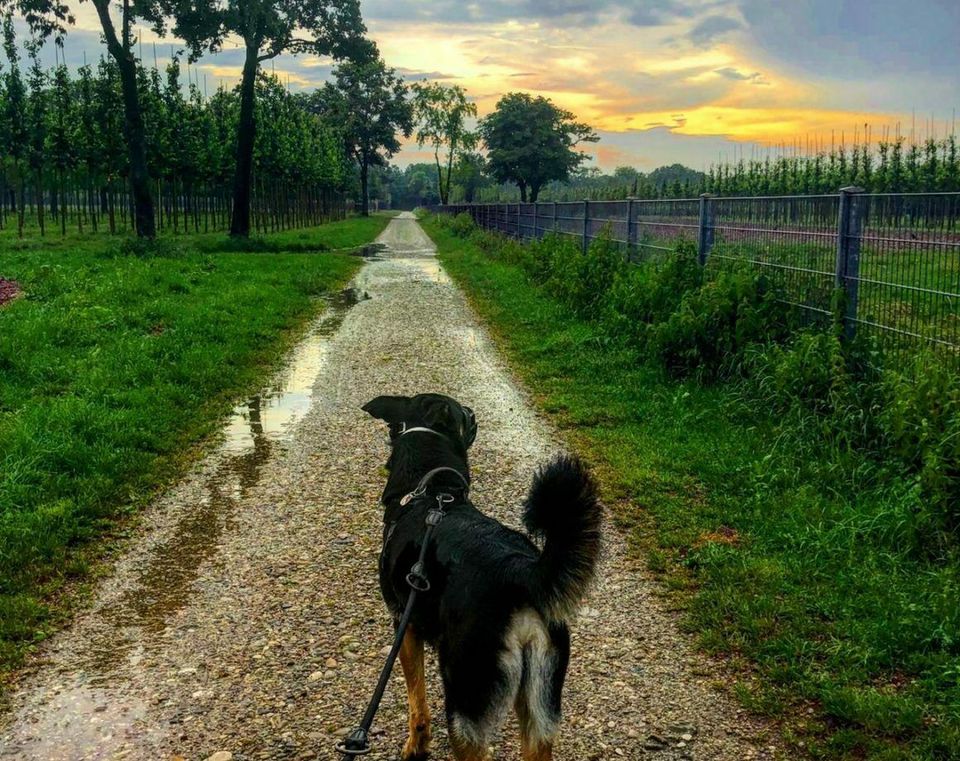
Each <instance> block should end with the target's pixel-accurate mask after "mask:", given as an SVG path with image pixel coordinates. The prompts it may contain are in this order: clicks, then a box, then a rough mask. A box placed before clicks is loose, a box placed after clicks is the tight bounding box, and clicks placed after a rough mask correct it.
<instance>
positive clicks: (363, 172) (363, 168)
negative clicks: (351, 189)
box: [360, 157, 370, 217]
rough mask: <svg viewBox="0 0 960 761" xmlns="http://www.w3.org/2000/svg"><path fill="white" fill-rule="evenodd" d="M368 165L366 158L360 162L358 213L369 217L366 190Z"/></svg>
mask: <svg viewBox="0 0 960 761" xmlns="http://www.w3.org/2000/svg"><path fill="white" fill-rule="evenodd" d="M368 169H369V165H368V162H367V159H366V157H364V158H362V159H361V160H360V213H361V214H362V215H363V216H365V217H369V216H370V195H369V192H368V190H367V171H368Z"/></svg>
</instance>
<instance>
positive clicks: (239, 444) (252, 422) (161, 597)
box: [82, 288, 369, 684]
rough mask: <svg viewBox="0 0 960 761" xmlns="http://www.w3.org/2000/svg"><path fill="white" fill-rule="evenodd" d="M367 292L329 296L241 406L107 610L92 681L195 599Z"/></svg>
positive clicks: (92, 659) (89, 665)
mask: <svg viewBox="0 0 960 761" xmlns="http://www.w3.org/2000/svg"><path fill="white" fill-rule="evenodd" d="M367 298H369V296H368V295H367V294H366V293H365V292H363V291H359V290H357V289H354V288H350V289H346V290H344V291H342V292H341V293H339V294H337V295H336V296H334V297H331V298H329V299H327V308H326V310H325V311H324V313H323V314H322V315H321V316H320V317H319V318H318V319H317V321H316V322H315V323H314V325H313V326H312V327H311V328H310V330H309V332H308V333H307V335H306V336H305V337H304V338H303V339H301V340H300V342H299V343H298V344H297V345H296V347H295V348H294V349H293V351H292V352H291V354H290V358H289V361H288V363H287V365H286V366H285V367H284V368H283V369H282V370H281V371H280V373H279V374H278V375H277V377H276V379H275V380H274V382H273V383H271V384H270V385H269V386H268V387H266V388H265V389H263V390H262V391H261V392H260V393H258V394H257V395H255V396H253V397H251V398H250V399H248V400H246V401H245V402H243V403H242V404H239V405H237V407H235V408H234V411H233V414H232V415H231V417H230V420H229V421H228V423H227V425H226V427H225V429H224V433H225V438H224V442H223V444H222V450H221V451H222V456H221V461H220V463H219V465H218V466H217V468H216V470H215V471H214V472H213V474H212V475H210V476H209V477H207V479H206V480H205V482H204V484H203V494H202V496H201V497H200V499H199V502H198V504H196V505H195V507H194V508H193V509H192V510H190V511H188V512H186V513H185V514H184V515H183V516H182V517H181V518H180V520H179V522H178V524H177V526H176V527H175V528H174V530H173V531H172V532H171V537H170V538H169V539H168V540H167V541H165V542H162V543H160V544H158V545H157V546H156V547H155V548H153V549H152V551H151V552H150V553H149V556H148V558H147V559H146V562H145V564H144V566H143V568H142V569H141V570H140V572H139V574H138V577H137V580H136V582H135V583H134V584H133V585H132V586H131V587H130V588H129V589H127V590H126V591H124V592H123V593H122V594H121V595H120V597H119V598H118V599H117V600H116V601H115V602H113V603H112V604H111V605H109V606H108V607H106V608H104V609H103V610H102V611H101V613H102V615H103V617H104V619H105V621H106V622H107V623H109V624H110V626H109V627H106V628H105V629H104V631H103V634H104V636H103V637H102V640H103V641H91V642H90V643H89V647H88V649H87V653H86V657H85V662H84V663H83V664H82V665H83V667H84V668H85V669H86V670H87V672H88V675H89V677H90V680H91V684H98V683H105V682H108V681H109V675H110V673H111V672H112V671H113V670H114V669H115V668H116V667H117V666H119V665H120V664H122V663H123V662H124V661H126V662H127V663H129V662H130V659H131V658H135V657H137V655H136V654H137V652H138V650H139V649H140V648H139V646H138V644H137V641H138V640H139V639H140V638H142V637H143V636H144V635H158V634H160V633H162V632H163V631H164V629H165V628H166V626H167V624H168V622H169V620H170V618H171V615H172V614H174V613H175V612H176V611H177V610H179V609H180V608H182V607H184V606H185V605H186V604H187V603H188V602H189V600H190V596H191V594H192V590H191V584H192V582H193V581H194V579H196V578H197V575H198V574H199V571H200V567H201V566H202V565H203V563H204V562H205V561H207V560H209V559H210V558H212V557H213V556H214V555H215V554H216V551H217V547H218V545H219V541H220V537H221V535H222V534H223V532H224V531H225V530H226V529H227V528H229V526H230V523H231V521H232V520H233V515H234V511H235V509H236V506H237V504H238V502H239V501H240V499H242V498H243V496H244V495H245V494H246V493H247V491H248V490H249V489H251V488H252V487H253V486H255V485H256V484H257V482H258V480H259V477H260V469H261V467H262V466H263V464H264V463H266V462H267V461H268V460H269V458H270V456H271V454H272V452H273V450H274V448H275V447H276V446H278V445H282V444H283V443H284V442H285V441H287V440H288V439H289V437H290V436H291V434H292V431H293V428H294V426H295V425H296V424H297V423H298V422H299V421H300V420H301V419H302V418H303V416H304V415H306V414H307V412H308V410H309V409H310V407H311V405H312V403H313V386H314V381H315V380H316V378H317V375H318V374H319V372H320V370H321V368H322V367H323V364H324V362H325V361H326V358H327V353H328V351H329V345H330V338H331V336H332V335H333V334H334V333H336V331H337V329H338V328H339V327H340V325H341V324H342V323H343V320H344V318H345V317H346V314H347V312H348V311H349V310H350V308H351V307H353V306H354V305H355V304H357V303H358V302H359V301H362V300H365V299H367ZM124 656H126V657H124Z"/></svg>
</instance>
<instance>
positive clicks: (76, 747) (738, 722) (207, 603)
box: [0, 215, 778, 761]
mask: <svg viewBox="0 0 960 761" xmlns="http://www.w3.org/2000/svg"><path fill="white" fill-rule="evenodd" d="M379 242H380V243H382V244H384V246H385V248H384V250H383V251H382V252H381V253H380V254H379V256H378V257H377V258H376V260H371V261H369V263H368V264H366V266H365V267H364V268H363V269H362V270H361V272H360V273H359V275H358V276H357V278H356V281H355V282H354V284H353V286H354V288H353V289H352V290H350V291H348V292H347V293H345V294H344V296H343V298H342V299H340V300H339V301H337V302H336V303H335V304H334V305H333V307H334V308H333V309H332V310H331V312H330V314H329V315H328V316H327V317H326V318H321V320H320V321H319V322H318V325H317V328H316V329H315V330H314V331H313V332H312V333H311V334H310V335H309V336H307V337H306V338H305V339H304V342H303V343H302V344H301V345H300V346H299V347H298V348H297V349H296V350H295V351H294V353H293V355H292V356H291V368H292V369H291V370H290V371H289V372H288V373H287V375H286V376H283V377H281V378H280V379H279V380H278V382H277V384H275V386H271V388H270V389H268V390H266V391H265V392H264V393H263V394H261V395H260V396H258V397H257V398H256V400H255V403H248V404H246V405H241V406H240V407H238V414H237V415H235V416H234V418H233V419H232V420H231V423H230V425H229V426H228V429H227V433H226V442H225V444H224V446H223V447H222V448H221V449H219V450H218V451H216V452H214V453H212V454H211V455H210V456H209V457H207V458H206V459H205V460H204V461H203V462H201V463H199V464H198V466H197V468H196V470H195V472H193V473H191V475H190V476H189V477H188V478H186V479H184V481H183V482H182V483H180V484H179V485H177V486H176V487H175V488H173V489H171V490H170V491H169V492H168V493H167V494H166V495H164V496H163V497H162V498H160V499H159V500H157V502H156V504H155V505H153V506H152V508H151V509H150V510H148V511H147V512H146V513H145V515H144V516H143V519H142V520H141V522H140V528H139V530H138V533H137V536H135V537H134V538H132V539H131V540H130V542H129V545H128V547H127V548H126V550H125V552H123V553H122V554H121V555H120V557H119V559H118V560H117V562H116V565H115V569H114V573H113V575H112V576H111V577H110V578H108V579H106V580H104V581H103V582H102V584H101V585H100V587H99V591H98V593H97V596H96V600H95V603H94V604H93V605H92V606H91V607H90V609H89V610H88V611H87V612H85V613H84V614H82V615H80V616H78V617H77V620H76V622H75V624H74V625H73V626H72V627H71V628H70V629H69V630H66V631H64V632H62V633H61V634H59V635H57V636H56V637H54V638H52V640H50V641H49V642H48V643H47V644H46V645H45V646H44V647H42V648H41V651H40V653H39V654H38V656H37V658H36V661H35V665H34V668H33V670H32V672H28V673H25V674H24V675H23V676H22V678H21V680H20V685H19V688H18V689H17V690H16V691H15V693H14V695H13V706H12V710H11V711H10V712H9V713H8V714H7V715H6V716H5V717H3V718H0V748H3V752H4V753H5V754H8V755H11V756H13V757H16V758H18V759H35V760H37V761H39V760H41V759H42V760H43V761H57V760H59V759H70V760H71V761H74V760H77V759H107V758H124V757H126V758H138V759H140V758H143V759H148V758H149V759H171V758H178V757H180V758H184V759H208V761H224V760H225V759H236V761H248V760H249V759H261V758H267V759H295V758H316V759H322V760H327V759H330V760H332V759H336V758H337V754H336V753H335V751H334V746H335V743H336V742H337V741H338V740H339V739H340V738H341V737H342V736H343V735H344V734H346V733H347V732H349V731H350V730H351V729H352V728H353V727H354V726H355V725H356V722H357V721H358V720H359V718H360V716H361V714H362V711H363V709H364V707H365V705H366V701H367V699H368V697H369V695H370V692H371V690H372V689H373V686H374V684H375V682H376V679H377V675H378V673H379V670H380V667H381V665H382V662H383V654H384V652H385V651H386V650H387V649H388V647H389V644H390V641H391V638H392V634H393V632H392V626H391V624H390V619H389V616H388V615H387V613H386V611H385V609H384V607H383V603H382V601H381V600H380V594H379V589H378V584H377V555H378V552H379V548H380V541H381V534H382V515H381V508H380V507H379V505H378V498H379V495H380V491H381V489H382V487H383V481H384V471H383V464H384V462H385V461H386V458H387V454H388V448H387V444H386V433H385V431H384V430H383V428H382V427H381V425H380V424H379V423H377V422H376V421H374V420H373V419H372V418H370V417H368V416H367V415H366V414H365V413H364V412H362V411H361V410H360V407H361V405H362V404H364V403H365V402H366V401H368V400H369V399H370V398H372V397H373V396H376V395H378V394H412V393H417V392H422V391H437V392H441V393H447V394H450V395H451V396H454V397H456V398H457V399H460V400H462V401H463V402H464V403H465V404H468V405H470V406H471V407H473V409H474V410H475V411H476V414H477V420H478V422H479V435H478V438H477V441H476V444H475V445H474V448H473V449H472V450H471V454H472V462H471V464H472V467H473V473H474V477H475V480H474V488H473V496H474V499H475V502H476V504H477V506H478V507H479V508H480V509H481V510H484V511H487V512H488V513H490V514H492V515H494V516H495V517H497V518H498V519H500V520H502V521H504V522H506V523H508V524H509V525H512V526H518V525H519V519H520V505H521V502H522V498H523V496H524V494H525V492H526V490H527V488H528V486H529V483H530V479H531V476H532V474H533V471H534V469H535V468H536V466H537V465H538V464H539V463H541V462H543V461H544V460H546V459H547V458H549V457H550V456H551V455H552V454H554V453H555V452H556V451H558V450H559V449H562V444H561V441H560V439H559V437H558V435H557V433H556V432H555V431H554V430H553V429H552V428H551V427H550V426H549V425H548V424H547V423H546V422H545V421H544V420H543V419H542V418H540V417H539V416H538V415H537V414H536V413H535V412H534V410H533V408H532V406H531V404H530V403H529V402H528V400H527V398H526V396H525V395H524V394H523V392H522V391H521V390H520V389H519V388H518V387H517V385H516V384H515V383H514V381H513V380H511V377H510V375H509V373H508V372H507V371H506V370H505V369H504V366H503V364H502V363H501V361H500V360H499V358H498V357H497V353H496V351H495V349H494V347H493V345H492V344H491V341H490V340H489V338H488V337H487V334H486V333H485V331H484V329H483V327H482V326H481V325H480V324H479V323H478V321H477V318H476V317H475V316H474V314H473V312H472V311H471V309H470V308H469V306H468V304H467V303H466V300H465V299H464V296H463V295H462V293H461V292H460V291H459V290H458V289H457V288H456V287H455V286H454V285H453V284H452V283H451V282H450V279H449V278H448V277H447V276H446V274H445V273H444V271H443V270H442V268H441V267H440V265H439V263H438V261H437V259H436V257H435V255H434V249H433V245H432V243H431V242H430V240H429V238H427V236H426V235H425V234H424V233H423V231H422V229H421V228H420V227H419V225H418V224H417V223H416V222H415V221H414V220H413V219H412V218H410V216H409V215H403V216H401V217H400V218H398V219H396V220H394V221H392V222H391V223H390V225H389V226H388V227H387V229H386V230H385V232H384V233H383V235H382V236H381V237H380V239H379ZM304 378H305V379H306V384H305V385H304ZM298 383H299V384H300V386H302V388H300V386H298V385H297V384H298ZM284 388H286V392H284V391H283V389H284ZM296 388H300V390H299V391H298V392H297V393H291V392H290V389H296ZM278 389H279V390H278ZM281 413H282V414H281ZM598 579H599V580H598V582H597V584H596V587H595V588H594V589H593V590H592V592H591V593H590V595H589V597H588V599H587V600H586V601H585V605H584V608H583V609H582V611H581V615H580V616H579V617H578V620H577V622H576V623H575V625H574V627H573V639H572V660H571V665H570V671H569V674H568V679H567V687H566V690H565V693H564V720H563V723H562V727H561V732H560V738H559V741H558V745H557V752H556V757H557V758H558V760H560V761H583V760H585V759H604V758H610V757H614V756H616V757H624V758H628V759H641V758H647V757H656V758H657V759H681V758H691V757H693V756H694V755H695V757H696V758H697V759H701V760H706V759H723V760H725V761H726V760H729V759H741V758H756V759H760V758H768V759H769V758H775V757H778V756H777V753H778V751H777V750H776V747H775V745H774V744H772V743H773V741H772V740H771V732H770V728H769V727H766V726H764V725H763V724H762V723H760V722H758V721H755V720H753V719H751V718H749V717H748V716H747V715H746V714H745V713H744V712H743V711H742V710H740V709H738V707H737V706H736V704H735V703H733V702H732V701H731V700H730V699H729V698H728V697H727V696H726V695H725V694H724V693H721V692H719V691H717V690H716V689H715V688H714V687H713V686H712V685H713V684H714V683H715V682H716V681H717V680H718V679H721V678H722V677H723V675H722V674H718V672H717V666H715V665H714V664H713V663H711V662H710V661H708V660H707V659H705V658H703V657H701V656H699V655H698V654H696V653H695V652H694V651H693V650H692V649H691V647H690V644H689V642H688V640H687V639H686V638H685V637H683V636H682V635H681V634H680V633H679V632H678V630H677V627H676V625H675V620H674V618H673V616H672V615H671V614H670V613H669V612H668V611H667V610H666V607H665V606H664V605H662V604H661V602H660V600H659V598H658V596H657V594H656V586H655V584H654V583H653V582H651V581H650V580H649V579H647V578H646V577H645V576H644V575H643V572H642V571H640V570H638V569H637V564H636V562H635V561H630V560H628V557H627V554H626V549H625V543H624V541H623V539H622V537H621V536H619V535H618V533H617V532H616V530H615V529H614V528H613V527H612V525H608V526H607V527H606V542H605V547H604V552H603V557H602V561H601V568H600V572H599V574H598ZM427 662H428V679H429V686H428V695H429V701H430V706H431V709H432V712H433V714H434V716H435V717H440V718H442V716H443V710H442V692H441V689H440V683H439V678H438V674H437V670H436V663H435V659H433V658H432V656H431V655H428V658H427ZM318 675H319V676H318ZM405 732H406V693H405V690H404V688H403V680H402V676H401V675H400V674H399V669H398V673H395V674H394V676H393V678H392V679H391V682H390V684H389V686H388V688H387V692H386V694H385V696H384V700H383V704H382V708H381V710H380V713H379V714H378V716H377V719H376V723H375V725H374V732H373V736H374V738H375V742H374V751H373V753H371V754H370V755H369V756H368V757H367V758H369V759H375V760H379V761H384V760H385V759H395V758H396V757H397V755H398V752H399V749H400V747H401V746H402V743H403V741H404V736H405ZM434 740H435V742H434V750H435V758H438V759H444V758H449V757H450V752H449V747H448V743H447V737H446V728H445V727H444V726H443V722H442V720H438V721H437V722H436V723H435V726H434ZM679 743H684V746H685V747H677V746H678V745H679ZM654 745H655V746H656V747H652V746H654ZM225 748H230V750H224V749H225ZM497 752H498V755H497V758H503V759H506V758H519V748H518V743H517V733H516V726H515V723H514V722H513V721H512V720H511V722H510V723H509V724H508V726H507V727H506V730H505V732H504V733H503V738H502V739H501V742H500V747H499V749H498V751H497ZM691 754H692V755H691Z"/></svg>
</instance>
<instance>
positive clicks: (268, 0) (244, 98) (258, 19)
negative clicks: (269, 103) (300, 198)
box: [162, 0, 373, 237]
mask: <svg viewBox="0 0 960 761" xmlns="http://www.w3.org/2000/svg"><path fill="white" fill-rule="evenodd" d="M162 2H163V4H164V6H165V7H166V8H167V10H168V12H169V13H170V14H171V15H173V16H175V18H176V23H175V24H174V27H173V32H174V34H176V35H177V36H178V37H180V38H181V39H183V40H184V41H186V43H187V45H188V47H189V48H190V58H191V61H193V60H196V59H197V58H199V56H200V55H201V54H202V53H203V52H204V51H205V50H209V51H210V52H216V51H218V50H220V49H221V47H222V46H223V43H224V41H225V40H227V39H228V38H229V37H230V36H231V35H236V36H238V37H240V38H241V39H242V40H243V44H244V48H245V56H244V62H243V76H242V79H241V81H240V119H239V121H238V123H237V168H236V174H235V177H234V184H233V217H232V219H231V223H230V234H231V235H235V236H240V237H247V236H248V235H249V234H250V195H251V185H252V179H253V178H252V174H253V151H254V145H255V142H256V131H257V124H256V110H255V103H254V99H255V95H256V82H257V72H258V71H259V70H260V64H262V63H263V62H264V61H268V60H270V59H271V58H276V57H277V56H278V55H280V54H281V53H311V54H313V55H331V56H333V57H334V58H340V59H343V58H346V59H350V60H358V61H362V60H366V59H368V58H369V57H370V56H371V55H372V51H373V45H372V43H370V42H369V41H368V40H366V39H365V38H364V37H363V35H364V33H365V32H366V27H365V26H364V25H363V21H362V19H361V17H360V3H359V0H162Z"/></svg>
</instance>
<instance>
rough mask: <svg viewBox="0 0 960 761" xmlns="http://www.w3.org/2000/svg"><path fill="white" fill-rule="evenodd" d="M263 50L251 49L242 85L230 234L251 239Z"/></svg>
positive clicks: (248, 48) (244, 67)
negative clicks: (257, 94) (258, 86)
mask: <svg viewBox="0 0 960 761" xmlns="http://www.w3.org/2000/svg"><path fill="white" fill-rule="evenodd" d="M259 52H260V51H259V48H258V47H256V46H251V45H248V46H247V57H246V60H245V61H244V62H243V80H242V81H241V83H240V121H239V122H238V124H237V173H236V175H235V176H234V180H233V217H232V219H231V220H230V234H231V235H234V236H237V237H240V238H249V237H250V186H251V183H252V181H253V146H254V142H255V140H256V137H257V121H256V116H255V114H254V109H253V106H254V100H253V99H254V95H255V87H256V84H257V69H258V68H259V66H260V61H258V60H257V55H258V54H259Z"/></svg>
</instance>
